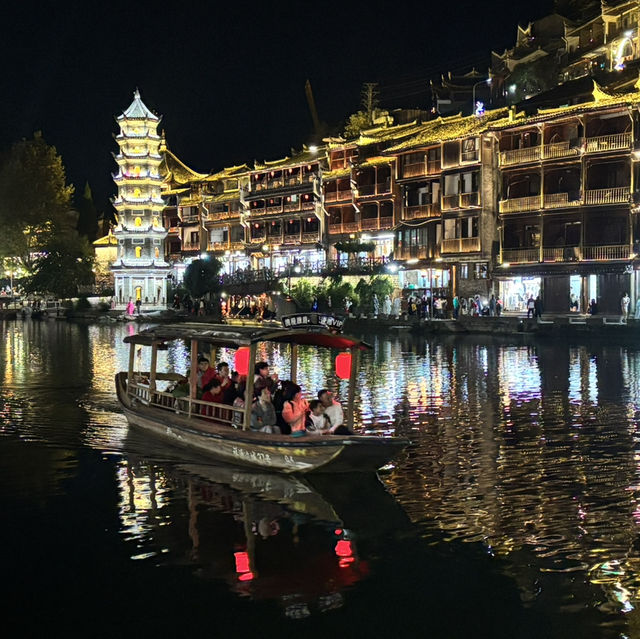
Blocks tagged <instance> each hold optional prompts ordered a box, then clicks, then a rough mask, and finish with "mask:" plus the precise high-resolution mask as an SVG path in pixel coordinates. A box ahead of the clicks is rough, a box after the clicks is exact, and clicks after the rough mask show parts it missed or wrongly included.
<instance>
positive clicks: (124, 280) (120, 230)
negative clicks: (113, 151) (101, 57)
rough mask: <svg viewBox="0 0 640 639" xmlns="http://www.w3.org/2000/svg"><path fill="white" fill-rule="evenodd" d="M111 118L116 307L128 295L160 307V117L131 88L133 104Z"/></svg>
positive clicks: (163, 293) (163, 294) (164, 269)
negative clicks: (115, 169) (115, 124)
mask: <svg viewBox="0 0 640 639" xmlns="http://www.w3.org/2000/svg"><path fill="white" fill-rule="evenodd" d="M116 120H117V122H118V125H119V126H120V133H119V134H118V135H117V136H116V141H117V143H118V146H119V147H120V152H119V153H118V155H116V156H115V160H116V162H117V163H118V173H117V174H116V175H114V176H113V180H114V182H115V183H116V185H117V186H118V195H117V197H116V199H115V200H114V201H113V206H114V207H115V209H116V211H117V214H118V215H117V218H118V219H117V225H116V228H115V229H114V232H113V234H114V236H115V237H116V238H117V240H118V256H117V258H116V261H115V262H114V263H113V264H112V265H111V270H112V272H113V274H114V278H115V296H116V302H117V306H118V308H124V307H125V306H126V305H127V303H128V302H129V299H131V300H133V301H134V302H136V301H138V300H140V302H141V303H142V305H143V308H145V309H153V308H156V309H157V308H164V307H165V306H166V298H167V275H168V274H169V272H170V267H169V264H168V263H167V262H166V261H165V259H164V240H165V238H166V236H167V231H166V229H165V228H164V226H163V225H162V210H163V208H164V201H163V200H162V198H161V196H160V191H161V185H162V177H161V175H160V171H159V167H160V163H161V161H162V157H161V155H160V144H161V138H160V135H158V130H157V129H158V125H159V124H160V118H159V117H158V116H157V115H155V114H154V113H152V112H151V111H150V110H149V109H148V108H147V107H146V106H145V104H144V102H142V100H141V99H140V92H139V91H138V90H137V89H136V91H135V92H134V94H133V102H132V103H131V104H130V105H129V107H128V108H127V109H126V110H125V111H124V113H122V114H121V115H119V116H118V117H117V118H116Z"/></svg>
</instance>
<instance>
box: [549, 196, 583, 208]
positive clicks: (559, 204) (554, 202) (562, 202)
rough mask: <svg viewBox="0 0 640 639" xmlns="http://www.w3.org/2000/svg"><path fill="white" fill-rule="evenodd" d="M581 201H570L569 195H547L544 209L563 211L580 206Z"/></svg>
mask: <svg viewBox="0 0 640 639" xmlns="http://www.w3.org/2000/svg"><path fill="white" fill-rule="evenodd" d="M580 203H581V202H580V200H579V199H577V200H569V194H568V193H545V194H544V208H545V209H561V208H564V207H566V206H579V205H580Z"/></svg>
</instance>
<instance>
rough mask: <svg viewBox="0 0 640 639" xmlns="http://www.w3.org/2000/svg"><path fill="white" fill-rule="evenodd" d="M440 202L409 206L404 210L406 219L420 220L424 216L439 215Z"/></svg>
mask: <svg viewBox="0 0 640 639" xmlns="http://www.w3.org/2000/svg"><path fill="white" fill-rule="evenodd" d="M439 216H440V203H439V202H432V203H431V204H420V205H419V206H408V207H407V208H405V210H404V216H403V218H404V219H405V220H419V219H422V218H430V217H439Z"/></svg>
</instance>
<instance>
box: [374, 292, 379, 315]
mask: <svg viewBox="0 0 640 639" xmlns="http://www.w3.org/2000/svg"><path fill="white" fill-rule="evenodd" d="M379 314H380V301H379V300H378V296H377V295H376V294H375V293H374V294H373V316H374V317H378V315H379Z"/></svg>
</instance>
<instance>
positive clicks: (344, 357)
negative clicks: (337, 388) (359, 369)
mask: <svg viewBox="0 0 640 639" xmlns="http://www.w3.org/2000/svg"><path fill="white" fill-rule="evenodd" d="M336 375H337V376H338V377H339V378H340V379H349V377H350V376H351V353H340V355H338V356H337V357H336Z"/></svg>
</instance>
